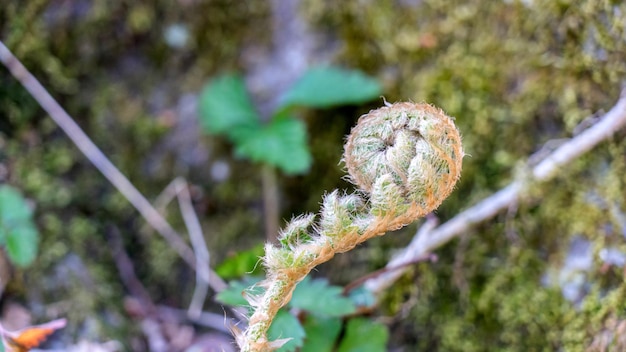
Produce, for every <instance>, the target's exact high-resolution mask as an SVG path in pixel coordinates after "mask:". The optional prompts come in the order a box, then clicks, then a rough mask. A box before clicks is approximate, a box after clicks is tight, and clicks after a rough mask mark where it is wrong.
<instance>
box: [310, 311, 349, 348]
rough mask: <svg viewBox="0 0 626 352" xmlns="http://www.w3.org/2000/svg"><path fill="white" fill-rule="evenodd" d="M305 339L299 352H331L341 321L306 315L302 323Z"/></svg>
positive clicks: (339, 330)
mask: <svg viewBox="0 0 626 352" xmlns="http://www.w3.org/2000/svg"><path fill="white" fill-rule="evenodd" d="M304 331H305V332H306V338H305V339H304V346H302V349H300V352H332V351H333V347H334V346H335V340H336V339H337V336H339V333H340V332H341V319H339V318H322V317H318V316H315V315H310V314H309V315H307V317H306V320H305V321H304Z"/></svg>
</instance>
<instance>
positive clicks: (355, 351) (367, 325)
mask: <svg viewBox="0 0 626 352" xmlns="http://www.w3.org/2000/svg"><path fill="white" fill-rule="evenodd" d="M388 339H389V332H388V331H387V327H386V326H384V325H382V324H379V323H376V322H373V321H371V320H368V319H364V318H355V319H350V320H349V321H348V326H347V327H346V334H345V336H344V338H343V339H342V340H341V343H340V344H339V349H338V350H337V352H385V351H387V348H386V346H387V340H388Z"/></svg>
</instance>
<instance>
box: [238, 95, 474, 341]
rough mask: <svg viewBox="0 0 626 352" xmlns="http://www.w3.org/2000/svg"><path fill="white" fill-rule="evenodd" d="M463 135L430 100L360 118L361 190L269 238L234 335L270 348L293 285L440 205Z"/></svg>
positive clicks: (357, 178)
mask: <svg viewBox="0 0 626 352" xmlns="http://www.w3.org/2000/svg"><path fill="white" fill-rule="evenodd" d="M463 156H464V153H463V148H462V145H461V136H460V135H459V131H458V130H457V128H456V126H455V125H454V122H453V121H452V119H451V118H450V117H448V116H446V115H445V114H444V113H443V111H441V110H440V109H438V108H436V107H434V106H432V105H429V104H424V103H420V104H416V103H409V102H405V103H395V104H388V103H386V106H384V107H381V108H379V109H377V110H372V111H370V112H369V113H368V114H365V115H363V116H361V118H359V121H358V123H357V125H356V126H355V127H354V128H353V129H352V131H351V133H350V135H349V136H348V139H347V141H346V145H345V151H344V156H343V161H344V162H345V164H346V167H347V169H348V173H349V178H350V180H351V181H352V182H353V183H355V184H356V185H357V186H358V187H359V188H360V189H361V190H362V192H355V193H353V194H348V195H346V194H341V192H339V191H337V190H335V191H333V192H331V193H329V194H327V195H325V196H324V200H323V203H322V209H321V211H320V215H319V216H315V215H313V214H307V215H303V216H299V217H296V218H294V219H293V220H292V221H291V222H290V223H289V224H288V225H287V226H286V227H285V229H284V230H283V231H282V233H281V236H280V241H279V244H278V245H277V246H275V245H272V244H268V245H267V246H266V252H265V257H264V258H263V259H264V263H265V266H266V268H267V278H266V279H265V280H264V281H263V282H262V283H261V285H262V286H263V287H265V288H266V290H265V291H264V292H263V293H262V294H261V295H260V296H258V297H249V301H250V303H251V304H252V306H253V307H254V309H255V310H254V313H253V314H252V316H251V317H250V321H249V324H248V328H247V329H246V331H244V332H243V333H240V334H238V336H236V339H237V343H238V344H239V346H240V348H241V350H242V351H244V352H266V351H274V350H276V349H277V348H279V347H280V346H281V345H282V344H283V343H284V341H282V340H281V341H269V340H268V338H267V330H268V329H269V327H270V325H271V323H272V321H273V320H274V317H275V316H276V313H277V312H278V310H279V309H280V308H281V307H282V306H284V305H285V304H287V303H288V302H289V300H290V299H291V295H292V293H293V290H294V288H295V286H296V284H297V283H298V282H300V281H301V280H302V279H304V277H305V276H306V275H308V273H309V272H310V271H311V270H312V269H313V268H314V267H315V266H317V265H319V264H321V263H324V262H326V261H328V260H330V259H331V258H332V257H333V256H334V255H335V254H337V253H343V252H346V251H349V250H351V249H352V248H354V247H355V246H357V245H358V244H360V243H362V242H364V241H366V240H368V239H370V238H372V237H375V236H380V235H383V234H384V233H385V232H387V231H392V230H397V229H399V228H401V227H403V226H405V225H407V224H410V223H412V222H413V221H415V220H417V219H419V218H420V217H423V216H425V215H426V214H428V213H430V212H432V211H433V210H435V209H436V208H437V207H438V206H439V205H440V204H441V203H442V202H443V200H444V199H445V198H447V197H448V195H449V194H450V193H451V192H452V190H453V189H454V185H455V184H456V182H457V181H458V179H459V177H460V175H461V164H462V160H463Z"/></svg>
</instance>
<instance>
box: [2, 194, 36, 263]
mask: <svg viewBox="0 0 626 352" xmlns="http://www.w3.org/2000/svg"><path fill="white" fill-rule="evenodd" d="M38 242H39V233H38V231H37V228H36V226H35V223H34V222H33V219H32V211H31V209H30V207H29V206H28V204H26V200H25V199H24V197H23V196H22V195H21V194H20V193H19V192H18V191H17V190H16V189H14V188H13V187H10V186H8V185H2V186H0V244H3V245H4V246H5V247H6V251H7V254H8V256H9V259H10V260H11V262H12V263H14V264H16V265H19V266H26V265H29V264H30V263H32V262H33V260H35V257H36V256H37V247H38Z"/></svg>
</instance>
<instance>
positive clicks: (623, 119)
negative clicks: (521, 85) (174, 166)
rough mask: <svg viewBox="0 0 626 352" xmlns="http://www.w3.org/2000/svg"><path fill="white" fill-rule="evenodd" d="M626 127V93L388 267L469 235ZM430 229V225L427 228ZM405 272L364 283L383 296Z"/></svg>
mask: <svg viewBox="0 0 626 352" xmlns="http://www.w3.org/2000/svg"><path fill="white" fill-rule="evenodd" d="M625 125H626V90H624V91H622V93H621V95H620V99H619V100H618V101H617V103H616V104H615V105H614V106H613V108H612V109H611V110H610V111H609V112H607V113H606V114H605V115H604V116H603V117H602V118H601V119H600V121H599V122H597V123H596V124H594V125H593V126H591V127H589V128H587V129H586V130H584V131H583V132H581V133H580V134H578V135H576V136H575V137H574V138H572V139H570V140H569V141H567V142H565V143H563V144H561V145H560V146H559V147H558V148H556V149H555V150H554V151H553V152H552V153H550V154H549V155H548V156H547V157H545V158H544V159H543V160H542V161H540V162H539V163H538V164H537V165H536V166H534V167H532V169H531V170H530V173H529V175H528V179H525V180H515V181H513V182H512V183H511V184H509V185H508V186H506V187H505V188H503V189H501V190H500V191H498V192H496V193H494V194H493V195H491V196H489V197H487V198H485V199H484V200H482V201H481V202H479V203H478V204H476V205H474V206H472V207H470V208H468V209H466V210H464V211H463V212H461V213H459V214H457V215H456V216H455V217H453V218H452V219H450V220H448V221H447V222H445V223H443V224H441V225H440V226H438V227H436V228H431V229H426V231H423V230H422V229H420V230H418V232H417V234H416V235H415V236H414V237H413V240H412V241H411V243H410V244H409V245H408V246H407V247H406V248H405V249H404V250H403V251H401V252H400V253H398V254H397V255H395V256H394V257H393V258H392V259H391V260H390V261H389V263H387V267H389V268H396V267H399V266H401V265H403V264H404V263H409V262H412V261H414V260H416V259H418V258H421V257H423V256H424V255H425V254H427V253H432V251H433V250H435V249H436V248H438V247H440V246H442V245H444V244H445V243H447V242H448V241H450V240H452V239H453V238H455V237H457V236H459V235H461V234H463V233H465V232H467V231H469V230H470V228H471V227H472V226H474V225H476V224H479V223H481V222H483V221H485V220H488V219H490V218H492V217H493V216H495V215H496V214H498V213H499V212H501V211H502V210H504V209H506V208H507V207H508V206H509V205H510V204H512V203H514V202H517V201H518V200H519V197H520V194H521V193H522V192H523V191H524V190H525V189H526V187H527V185H528V184H529V183H530V182H542V181H547V180H550V179H552V178H553V177H554V176H555V175H556V173H557V171H558V170H559V168H561V167H562V166H564V165H566V164H568V163H570V162H572V161H573V160H575V159H576V158H578V157H580V156H582V155H583V154H585V153H587V152H588V151H590V150H591V149H592V148H594V147H595V146H596V145H598V144H599V143H601V142H602V141H604V140H606V139H608V138H610V137H611V136H613V135H614V134H615V132H616V131H618V130H620V129H621V128H623V127H624V126H625ZM426 226H431V224H428V222H427V223H426V224H425V225H424V227H426ZM404 272H405V270H394V271H390V272H387V273H385V274H383V275H380V276H378V277H375V278H372V279H370V280H368V281H367V282H366V283H365V287H367V288H368V289H369V290H371V291H373V292H374V293H377V294H378V293H380V292H382V291H384V290H385V289H386V288H388V287H389V286H391V285H392V284H393V283H394V282H395V281H396V280H397V279H398V278H399V277H400V276H401V275H402V274H403V273H404Z"/></svg>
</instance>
